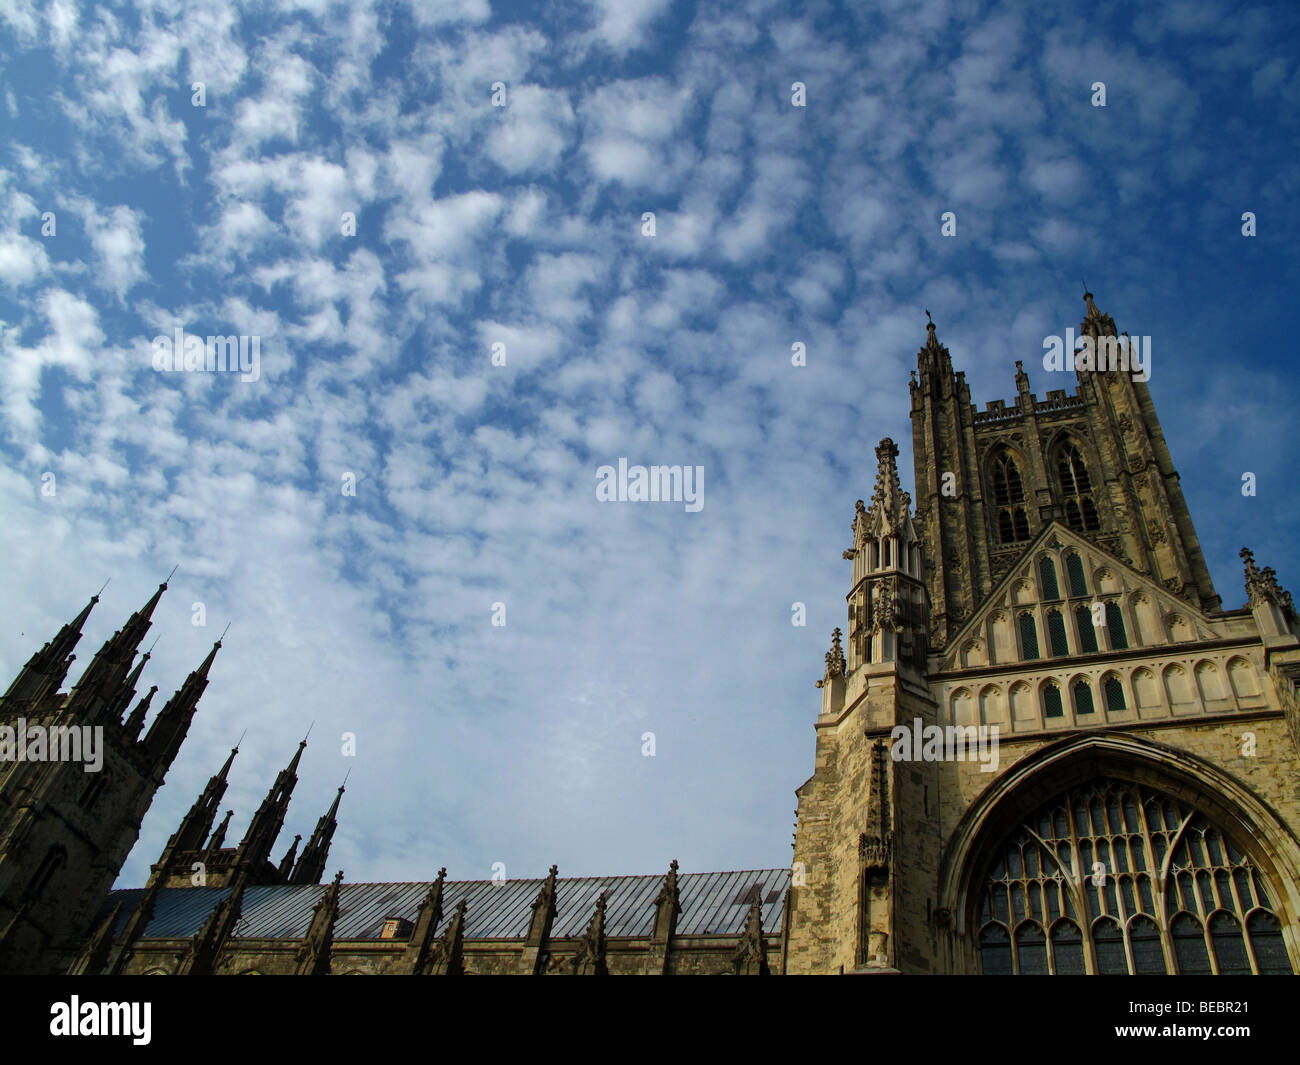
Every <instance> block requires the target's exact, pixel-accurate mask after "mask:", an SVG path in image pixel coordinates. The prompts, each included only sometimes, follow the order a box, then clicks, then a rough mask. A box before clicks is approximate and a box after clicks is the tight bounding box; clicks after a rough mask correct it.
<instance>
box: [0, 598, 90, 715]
mask: <svg viewBox="0 0 1300 1065" xmlns="http://www.w3.org/2000/svg"><path fill="white" fill-rule="evenodd" d="M98 602H99V596H98V595H92V596H91V597H90V602H89V603H87V604H86V605H85V606H84V607H82V609H81V613H79V614H78V615H77V616H76V617H75V618H73V619H72V620H71V621H69V622H68V623H67V624H66V625H64V626H63V627H62V628H61V629H59V631H58V632H57V633H55V635H54V638H53V639H52V640H48V641H47V642H46V643H45V645H44V646H43V647H42V648H41V649H40V650H39V651H37V652H36V653H35V654H34V655H32V657H31V658H29V659H28V660H27V664H26V665H25V666H23V668H22V671H21V672H20V673H19V674H18V676H17V677H15V678H14V682H13V683H12V684H11V685H9V690H8V691H6V692H5V695H4V698H3V699H0V706H3V707H5V708H6V709H13V710H15V711H16V710H17V709H18V707H19V705H20V704H21V705H23V706H27V705H31V704H33V703H35V702H37V701H39V700H41V699H43V698H45V696H47V695H51V694H53V693H55V692H57V691H58V690H59V688H61V687H62V686H63V682H64V681H65V680H66V679H67V677H68V668H69V667H70V666H71V665H72V662H73V660H74V659H75V657H76V656H75V655H74V654H73V651H74V649H75V648H76V646H77V644H78V643H79V642H80V640H81V630H82V629H83V628H85V625H86V619H87V618H89V617H90V612H91V610H93V609H94V607H95V604H96V603H98Z"/></svg>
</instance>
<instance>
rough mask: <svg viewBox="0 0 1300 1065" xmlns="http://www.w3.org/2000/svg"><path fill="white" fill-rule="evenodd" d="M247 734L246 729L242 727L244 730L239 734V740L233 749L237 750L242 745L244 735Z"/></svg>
mask: <svg viewBox="0 0 1300 1065" xmlns="http://www.w3.org/2000/svg"><path fill="white" fill-rule="evenodd" d="M247 735H248V729H244V731H243V732H241V733H240V734H239V742H238V743H237V744H235V750H239V748H240V747H242V746H243V745H244V737H245V736H247Z"/></svg>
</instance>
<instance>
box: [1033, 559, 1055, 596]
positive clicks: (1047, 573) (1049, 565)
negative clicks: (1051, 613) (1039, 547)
mask: <svg viewBox="0 0 1300 1065" xmlns="http://www.w3.org/2000/svg"><path fill="white" fill-rule="evenodd" d="M1038 584H1039V586H1040V588H1041V590H1042V593H1043V598H1044V599H1060V598H1061V589H1060V587H1059V586H1058V585H1057V583H1056V565H1055V563H1053V562H1052V560H1051V559H1050V558H1047V557H1043V558H1040V559H1039V560H1038Z"/></svg>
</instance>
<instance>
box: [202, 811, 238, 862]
mask: <svg viewBox="0 0 1300 1065" xmlns="http://www.w3.org/2000/svg"><path fill="white" fill-rule="evenodd" d="M234 814H235V811H234V810H227V811H226V816H225V817H223V818H222V819H221V824H219V825H218V826H217V830H216V831H215V832H213V833H212V838H211V839H210V840H208V845H207V846H206V847H204V848H203V865H204V867H205V868H206V867H207V866H209V865H211V864H212V856H213V855H214V854H216V853H217V851H219V850H221V847H222V845H223V844H224V843H225V842H226V831H227V830H228V829H229V828H230V819H231V817H233V816H234Z"/></svg>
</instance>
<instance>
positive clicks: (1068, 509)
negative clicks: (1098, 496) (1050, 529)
mask: <svg viewBox="0 0 1300 1065" xmlns="http://www.w3.org/2000/svg"><path fill="white" fill-rule="evenodd" d="M1056 476H1057V481H1058V484H1059V485H1060V489H1061V500H1062V502H1063V503H1064V505H1065V521H1066V524H1067V525H1069V526H1070V528H1071V529H1073V530H1074V531H1075V532H1096V531H1097V530H1098V529H1100V528H1101V519H1100V517H1099V516H1098V514H1097V504H1096V502H1095V501H1094V500H1093V497H1092V478H1091V477H1089V476H1088V467H1087V466H1086V465H1084V461H1083V455H1082V454H1080V452H1079V449H1078V447H1077V446H1075V445H1074V444H1073V443H1070V442H1069V441H1067V442H1066V443H1064V444H1062V445H1061V447H1060V450H1058V451H1057V453H1056Z"/></svg>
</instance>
